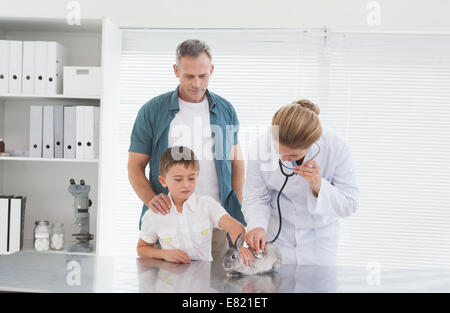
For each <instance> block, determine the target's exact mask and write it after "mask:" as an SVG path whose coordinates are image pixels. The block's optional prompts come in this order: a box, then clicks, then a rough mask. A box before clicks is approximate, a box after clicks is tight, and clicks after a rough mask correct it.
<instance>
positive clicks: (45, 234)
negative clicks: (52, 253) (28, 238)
mask: <svg viewBox="0 0 450 313" xmlns="http://www.w3.org/2000/svg"><path fill="white" fill-rule="evenodd" d="M33 246H34V249H35V250H36V251H47V250H48V249H49V248H50V223H49V222H48V221H37V222H36V223H35V228H34V245H33Z"/></svg>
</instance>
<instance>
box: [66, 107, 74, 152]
mask: <svg viewBox="0 0 450 313" xmlns="http://www.w3.org/2000/svg"><path fill="white" fill-rule="evenodd" d="M75 130H76V108H75V107H74V106H65V107H64V158H65V159H75V149H76V143H75Z"/></svg>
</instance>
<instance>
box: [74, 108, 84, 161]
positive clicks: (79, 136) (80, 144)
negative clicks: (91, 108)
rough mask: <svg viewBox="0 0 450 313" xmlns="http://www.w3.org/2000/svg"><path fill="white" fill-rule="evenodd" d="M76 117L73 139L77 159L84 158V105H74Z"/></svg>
mask: <svg viewBox="0 0 450 313" xmlns="http://www.w3.org/2000/svg"><path fill="white" fill-rule="evenodd" d="M75 115H76V117H75V124H76V126H75V140H76V149H75V158H76V159H77V160H83V159H84V147H85V146H84V127H85V124H84V118H85V117H84V106H81V105H78V106H76V114H75Z"/></svg>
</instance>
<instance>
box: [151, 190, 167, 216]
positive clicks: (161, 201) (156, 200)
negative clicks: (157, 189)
mask: <svg viewBox="0 0 450 313" xmlns="http://www.w3.org/2000/svg"><path fill="white" fill-rule="evenodd" d="M171 205H172V204H171V203H170V199H169V197H168V196H167V195H166V194H165V193H160V194H158V195H156V196H154V197H153V198H152V200H150V201H149V202H148V204H147V207H148V208H149V209H150V210H152V211H153V212H155V213H161V214H163V215H165V214H167V213H169V212H170V208H171Z"/></svg>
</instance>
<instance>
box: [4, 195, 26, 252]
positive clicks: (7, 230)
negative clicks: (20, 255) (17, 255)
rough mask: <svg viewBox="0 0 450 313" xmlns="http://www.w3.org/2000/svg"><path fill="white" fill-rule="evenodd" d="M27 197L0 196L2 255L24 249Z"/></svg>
mask: <svg viewBox="0 0 450 313" xmlns="http://www.w3.org/2000/svg"><path fill="white" fill-rule="evenodd" d="M25 202H26V197H14V196H0V254H12V253H14V252H17V251H19V250H21V249H22V247H23V238H24V224H25Z"/></svg>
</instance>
